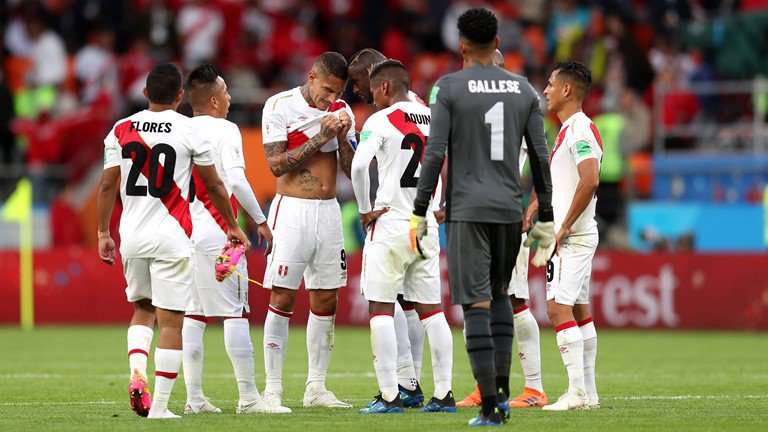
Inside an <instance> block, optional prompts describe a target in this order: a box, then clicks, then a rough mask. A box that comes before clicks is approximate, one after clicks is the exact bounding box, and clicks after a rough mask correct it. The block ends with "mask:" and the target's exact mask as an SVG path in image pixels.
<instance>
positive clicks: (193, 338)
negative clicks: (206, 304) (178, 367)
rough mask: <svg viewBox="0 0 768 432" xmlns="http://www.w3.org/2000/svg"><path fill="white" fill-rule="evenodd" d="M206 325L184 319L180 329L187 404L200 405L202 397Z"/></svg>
mask: <svg viewBox="0 0 768 432" xmlns="http://www.w3.org/2000/svg"><path fill="white" fill-rule="evenodd" d="M205 327H206V324H205V322H203V321H199V320H196V319H194V318H188V317H184V326H183V327H182V328H181V340H182V351H183V352H184V386H185V387H186V388H187V403H189V404H192V405H195V406H197V405H200V404H201V403H203V402H204V400H205V396H204V395H203V357H204V354H203V333H205Z"/></svg>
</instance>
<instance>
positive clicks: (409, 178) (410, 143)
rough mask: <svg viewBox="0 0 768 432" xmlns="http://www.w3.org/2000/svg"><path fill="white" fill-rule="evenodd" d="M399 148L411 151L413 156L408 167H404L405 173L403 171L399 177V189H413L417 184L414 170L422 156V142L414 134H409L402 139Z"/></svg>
mask: <svg viewBox="0 0 768 432" xmlns="http://www.w3.org/2000/svg"><path fill="white" fill-rule="evenodd" d="M400 148H401V149H403V150H412V151H413V156H411V160H409V161H408V166H406V167H405V171H403V175H402V177H400V187H401V188H415V187H416V186H417V185H418V184H419V178H418V177H416V169H417V168H418V167H419V162H421V156H422V155H423V154H424V140H423V139H422V138H421V137H420V136H418V135H416V134H415V133H409V134H407V135H406V136H405V137H404V138H403V142H402V144H401V145H400Z"/></svg>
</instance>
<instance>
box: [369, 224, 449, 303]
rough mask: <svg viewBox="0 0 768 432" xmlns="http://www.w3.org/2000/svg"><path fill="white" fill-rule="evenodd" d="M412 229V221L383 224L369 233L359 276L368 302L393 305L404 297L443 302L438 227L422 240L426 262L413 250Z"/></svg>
mask: <svg viewBox="0 0 768 432" xmlns="http://www.w3.org/2000/svg"><path fill="white" fill-rule="evenodd" d="M409 228H410V223H409V221H401V220H383V221H378V222H377V223H376V224H375V225H374V226H373V227H372V228H370V229H369V230H368V231H369V232H368V235H367V236H366V238H365V247H364V248H363V264H362V267H363V268H362V271H361V275H360V289H361V291H362V293H363V296H365V299H366V300H368V301H376V302H382V303H394V302H395V301H397V295H398V294H401V293H402V294H403V298H404V299H405V300H406V301H409V302H414V303H421V304H440V303H441V302H442V295H441V294H442V288H441V279H440V238H439V234H438V230H437V227H430V228H429V231H428V233H427V235H426V236H425V237H424V239H422V243H421V247H422V248H423V250H424V253H425V254H426V255H427V256H428V257H429V258H427V259H421V258H419V257H418V256H417V255H416V254H415V253H414V252H413V251H412V250H411V245H410V240H409V238H408V230H409Z"/></svg>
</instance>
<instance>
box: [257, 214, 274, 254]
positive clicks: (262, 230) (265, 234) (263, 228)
mask: <svg viewBox="0 0 768 432" xmlns="http://www.w3.org/2000/svg"><path fill="white" fill-rule="evenodd" d="M256 233H257V236H256V238H257V239H258V241H259V244H262V243H266V244H267V247H266V249H264V255H265V256H266V255H269V254H270V253H271V252H272V230H271V229H269V224H268V223H266V222H262V223H260V224H259V227H258V228H256Z"/></svg>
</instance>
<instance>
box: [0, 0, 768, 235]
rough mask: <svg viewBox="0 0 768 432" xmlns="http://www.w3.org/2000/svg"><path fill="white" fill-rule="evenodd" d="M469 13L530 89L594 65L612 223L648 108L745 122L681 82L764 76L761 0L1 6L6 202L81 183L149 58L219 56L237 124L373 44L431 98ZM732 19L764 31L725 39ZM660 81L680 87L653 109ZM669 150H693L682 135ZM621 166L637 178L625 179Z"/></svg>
mask: <svg viewBox="0 0 768 432" xmlns="http://www.w3.org/2000/svg"><path fill="white" fill-rule="evenodd" d="M477 5H489V6H490V7H492V8H493V9H494V10H495V11H496V12H497V15H498V16H499V18H500V29H499V30H500V31H499V34H500V37H501V49H502V51H503V52H504V54H505V63H506V67H507V68H508V69H510V70H512V71H514V72H518V73H522V74H525V75H527V76H528V77H529V79H530V80H531V82H532V83H533V84H534V86H535V87H536V88H537V89H538V90H539V91H542V90H543V89H544V86H545V84H546V79H547V76H548V74H549V70H550V69H551V67H552V66H553V65H554V64H555V62H557V61H560V60H566V59H576V60H580V61H582V62H584V63H585V64H587V65H588V66H589V67H590V68H591V70H592V76H593V81H594V86H593V91H592V92H591V95H590V97H589V100H588V101H587V104H586V107H585V110H586V111H587V112H588V114H590V115H591V116H593V118H594V120H595V123H596V124H597V126H598V128H599V129H600V131H601V134H602V137H603V141H604V145H605V147H606V149H605V157H604V160H603V169H602V174H601V175H602V179H601V181H602V184H601V191H600V192H599V193H600V194H601V200H600V201H599V203H600V207H601V208H600V209H599V213H600V217H601V218H602V219H603V220H604V221H605V222H607V226H610V225H611V224H614V223H617V222H620V221H621V219H622V217H623V208H624V201H625V197H626V196H627V193H628V192H627V191H628V190H630V191H631V194H633V195H634V196H639V197H642V196H644V195H647V194H648V193H649V191H648V184H647V183H648V179H647V178H646V177H644V176H643V175H642V173H643V167H644V166H646V165H647V163H648V162H647V157H648V156H647V155H648V154H649V152H650V151H651V149H652V140H653V134H654V126H655V123H654V118H653V115H652V108H653V106H654V103H657V104H661V105H663V107H664V109H663V111H662V112H663V116H662V117H661V118H660V121H661V122H662V123H663V125H664V126H665V127H674V126H675V125H685V124H689V123H690V122H692V121H695V120H696V119H697V118H701V117H702V116H707V115H710V116H720V117H722V116H728V119H730V120H733V121H736V120H738V119H739V118H740V116H744V115H748V114H752V113H745V112H743V109H739V108H734V110H729V111H728V112H726V113H723V112H722V111H723V110H718V109H717V108H718V104H719V103H721V102H722V101H720V100H717V99H713V97H712V96H710V97H702V96H700V95H697V94H695V93H692V92H690V91H686V89H687V88H688V87H689V86H690V84H691V83H694V82H697V81H701V82H709V81H712V80H732V79H751V78H752V77H754V76H756V75H757V74H760V73H763V74H765V75H768V63H767V62H768V60H766V57H768V56H765V55H764V54H765V52H766V50H765V49H766V47H765V44H766V38H765V34H768V33H766V32H763V33H760V31H761V30H763V29H766V27H768V26H766V22H768V18H766V16H767V15H768V12H766V11H767V10H768V1H765V0H742V1H716V0H698V1H696V0H694V1H684V0H612V1H599V0H595V1H577V0H507V1H474V0H456V1H451V0H317V1H308V0H212V1H203V0H121V1H118V0H47V1H30V0H6V1H5V2H4V4H3V5H2V6H0V23H1V24H2V26H0V28H2V29H3V32H2V33H3V34H2V36H3V50H2V53H1V54H0V63H1V64H2V65H3V68H2V73H0V115H2V119H0V142H1V143H2V149H0V166H2V167H3V169H2V172H3V174H0V200H2V199H3V198H4V196H5V195H4V193H5V192H7V189H8V188H7V185H8V184H10V183H11V182H12V181H13V179H14V178H15V177H18V176H20V175H32V176H33V178H36V179H37V184H38V186H41V187H42V188H43V189H44V190H46V187H47V190H52V191H53V192H51V193H50V194H48V195H47V196H46V194H42V196H39V197H40V199H42V200H43V201H46V202H47V201H50V200H52V199H54V198H55V197H58V196H60V195H61V191H62V189H63V190H64V191H65V193H66V192H68V189H67V188H71V187H73V185H76V184H78V182H81V181H82V180H83V179H84V178H85V177H86V176H87V173H88V171H89V169H91V168H92V167H93V166H96V165H97V162H98V161H99V160H100V157H101V139H102V138H103V135H104V133H105V132H106V131H107V130H108V129H109V127H110V125H111V124H112V122H113V121H114V120H115V119H116V118H119V117H121V116H124V115H126V114H127V113H131V112H134V111H136V110H137V109H140V108H141V107H143V106H144V105H145V101H144V98H143V96H142V89H143V86H144V79H145V76H146V73H147V72H148V71H149V70H150V69H151V67H152V66H153V65H154V64H156V63H158V62H164V61H173V62H177V63H178V64H180V65H181V66H182V67H183V68H186V69H187V70H188V69H189V68H191V67H193V66H195V65H197V64H199V63H201V62H212V63H214V64H215V65H216V66H217V67H218V68H219V69H220V70H221V71H223V74H224V75H225V77H226V79H227V81H228V84H229V87H230V91H231V93H232V97H233V108H232V111H231V116H230V119H231V120H233V121H235V122H237V123H238V124H239V125H240V126H241V127H247V126H249V125H252V126H258V123H259V120H260V113H261V105H262V104H263V102H264V101H265V100H266V98H267V97H269V96H270V95H271V94H274V93H275V92H278V91H281V90H283V89H286V88H289V87H292V86H295V85H297V84H299V83H301V82H302V81H303V79H304V77H305V74H306V71H307V70H308V66H309V65H310V64H311V62H312V61H313V59H314V58H315V56H316V55H318V54H320V53H322V52H323V51H326V50H335V51H339V52H341V53H342V54H344V55H345V56H347V57H348V58H349V57H351V56H352V55H353V54H354V53H355V52H356V51H357V50H359V49H361V48H364V47H375V48H378V49H379V50H381V51H382V52H384V54H385V55H387V56H388V57H393V58H397V59H400V60H402V61H403V62H404V63H405V64H407V65H409V67H410V70H411V73H412V80H413V85H412V87H413V90H414V91H416V92H417V93H418V94H421V95H422V96H423V95H425V94H426V93H427V92H428V90H429V88H430V86H431V85H432V83H434V81H435V80H436V79H437V78H438V77H439V76H440V75H442V74H444V73H446V72H448V71H451V70H456V69H458V68H460V61H459V57H458V55H457V53H456V50H457V47H458V35H457V32H456V31H455V22H456V18H457V17H458V16H459V15H460V14H461V13H462V12H463V11H464V10H466V9H468V8H470V7H473V6H477ZM753 17H757V18H753ZM750 23H751V24H750ZM729 25H730V26H732V27H733V26H736V27H738V26H741V27H742V28H747V29H751V30H749V31H757V33H755V34H753V36H754V37H749V34H747V36H745V37H741V38H736V39H735V40H734V38H733V36H732V35H731V37H728V34H729V32H728V26H729ZM750 25H751V27H749V26H750ZM718 32H719V33H718ZM731 33H733V32H731ZM760 34H762V36H760ZM729 44H732V45H733V49H732V50H729V49H728V47H729V46H730V45H729ZM755 50H758V51H755ZM760 50H762V51H760ZM760 52H762V55H759V53H760ZM723 56H729V57H728V58H726V59H723ZM756 57H757V58H756ZM743 58H747V59H751V60H752V61H751V62H747V61H741V62H740V63H739V60H740V59H743ZM729 59H730V60H729ZM734 61H736V62H737V64H738V65H739V67H734V64H733V62H734ZM660 86H663V87H664V88H667V89H669V88H671V89H677V90H674V91H672V92H668V93H666V94H665V97H664V100H663V101H654V96H655V95H656V93H655V91H654V89H657V88H659V87H660ZM347 96H349V99H350V101H353V102H354V96H352V94H351V93H349V94H348V95H347ZM738 102H739V100H735V101H730V103H731V105H732V106H733V107H740V106H741V105H739V103H738ZM742 105H743V104H742ZM356 112H358V113H360V114H359V116H360V118H359V119H358V122H359V123H360V124H361V123H362V120H363V118H364V117H365V115H367V113H368V111H367V108H366V107H364V106H363V105H362V104H360V103H359V101H358V105H357V109H356ZM547 127H548V133H549V134H550V140H549V141H550V142H551V141H553V140H552V139H551V138H552V134H553V133H554V131H555V130H556V129H557V128H558V127H559V125H557V124H556V120H555V119H554V118H550V119H548V126H547ZM669 144H670V145H671V146H673V147H674V146H677V147H680V148H689V147H690V146H692V145H696V143H695V142H692V141H691V140H688V139H685V138H682V139H680V138H675V139H672V140H671V141H670V143H669ZM630 168H633V169H634V172H636V173H638V174H637V175H636V176H634V177H633V178H631V179H630V178H628V176H627V173H628V172H630ZM347 198H348V197H347Z"/></svg>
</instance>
